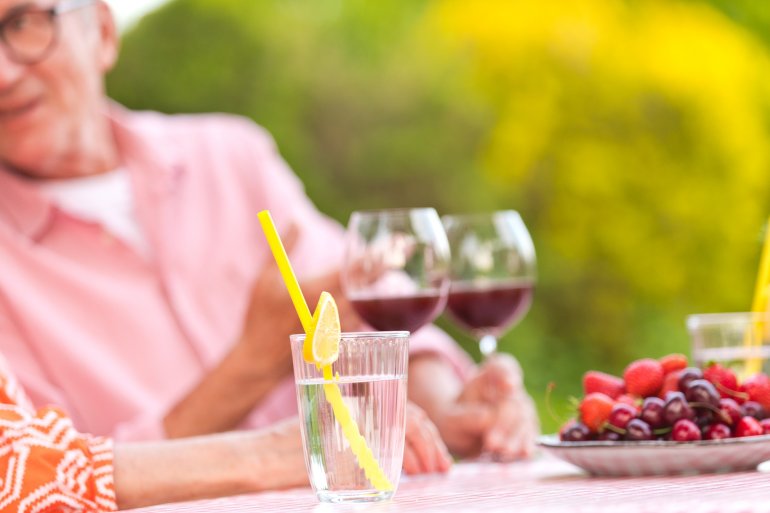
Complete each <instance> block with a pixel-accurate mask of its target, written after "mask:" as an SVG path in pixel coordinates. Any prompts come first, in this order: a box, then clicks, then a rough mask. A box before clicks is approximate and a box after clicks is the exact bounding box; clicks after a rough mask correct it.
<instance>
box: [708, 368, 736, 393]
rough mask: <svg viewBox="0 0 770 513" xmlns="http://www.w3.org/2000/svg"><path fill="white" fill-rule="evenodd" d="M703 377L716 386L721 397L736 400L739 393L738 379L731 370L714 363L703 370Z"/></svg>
mask: <svg viewBox="0 0 770 513" xmlns="http://www.w3.org/2000/svg"><path fill="white" fill-rule="evenodd" d="M703 377H704V378H705V379H707V380H709V381H711V383H713V384H714V386H715V387H716V389H717V391H718V392H719V395H720V396H722V397H729V398H731V399H734V398H735V397H736V395H737V394H740V392H738V378H736V377H735V373H734V372H733V371H731V370H730V369H726V368H724V367H722V366H721V365H719V364H718V363H712V364H711V365H709V366H708V367H706V368H705V369H704V370H703Z"/></svg>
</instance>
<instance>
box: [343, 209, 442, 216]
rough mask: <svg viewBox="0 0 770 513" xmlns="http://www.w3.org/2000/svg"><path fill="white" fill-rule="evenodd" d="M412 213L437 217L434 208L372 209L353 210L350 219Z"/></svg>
mask: <svg viewBox="0 0 770 513" xmlns="http://www.w3.org/2000/svg"><path fill="white" fill-rule="evenodd" d="M412 212H435V213H436V215H438V212H437V211H436V209H435V208H434V207H414V208H411V207H404V208H379V209H377V208H373V209H367V210H354V211H353V212H351V213H350V217H353V216H362V217H378V216H381V215H383V214H388V215H409V214H410V213H412Z"/></svg>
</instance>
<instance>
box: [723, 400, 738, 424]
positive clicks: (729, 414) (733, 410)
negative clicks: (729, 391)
mask: <svg viewBox="0 0 770 513" xmlns="http://www.w3.org/2000/svg"><path fill="white" fill-rule="evenodd" d="M719 409H720V410H721V411H722V415H721V417H722V419H720V420H721V421H722V422H727V423H728V424H730V425H731V426H735V425H737V424H738V421H739V420H741V417H743V412H741V405H739V404H738V403H737V402H736V400H735V399H730V398H729V397H725V398H722V399H720V400H719ZM728 420H729V422H728Z"/></svg>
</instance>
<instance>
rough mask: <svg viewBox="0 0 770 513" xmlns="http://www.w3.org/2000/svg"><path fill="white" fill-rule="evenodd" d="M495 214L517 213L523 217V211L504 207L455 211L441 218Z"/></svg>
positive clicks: (469, 217)
mask: <svg viewBox="0 0 770 513" xmlns="http://www.w3.org/2000/svg"><path fill="white" fill-rule="evenodd" d="M495 214H516V215H517V216H519V217H521V213H520V212H519V211H518V210H515V209H512V208H504V209H501V210H488V211H485V212H455V213H452V214H444V215H442V216H441V219H444V218H446V219H460V218H462V219H477V218H479V219H481V218H488V217H491V216H493V215H495Z"/></svg>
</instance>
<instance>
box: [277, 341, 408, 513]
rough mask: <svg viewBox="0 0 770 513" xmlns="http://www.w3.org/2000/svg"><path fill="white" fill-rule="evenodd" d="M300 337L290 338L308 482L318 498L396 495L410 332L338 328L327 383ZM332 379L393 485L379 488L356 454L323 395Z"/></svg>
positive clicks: (362, 499) (358, 499)
mask: <svg viewBox="0 0 770 513" xmlns="http://www.w3.org/2000/svg"><path fill="white" fill-rule="evenodd" d="M304 341H305V336H304V335H292V336H291V349H292V356H293V360H294V377H295V381H296V385H297V402H298V404H299V415H300V421H301V426H302V442H303V446H304V450H305V463H306V465H307V470H308V475H309V476H310V483H311V485H312V486H313V489H314V490H315V492H316V494H317V495H318V498H319V500H321V501H322V502H366V501H377V500H382V499H388V498H390V497H392V495H393V493H395V490H396V487H397V486H398V480H399V476H400V474H401V465H402V460H403V455H404V427H405V411H406V378H407V365H408V355H409V333H408V332H406V331H396V332H362V333H343V334H342V339H341V341H340V351H339V359H338V360H337V362H335V363H334V364H333V365H332V372H333V375H334V376H335V378H334V380H333V381H325V380H324V378H323V373H322V372H321V370H320V369H318V368H316V366H315V365H314V364H310V363H307V362H305V360H304V359H303V357H302V345H303V343H304ZM331 383H333V384H336V386H337V387H339V390H340V392H341V394H342V400H343V402H344V404H345V407H346V408H347V410H348V411H349V412H350V416H351V417H352V419H353V421H354V422H355V424H356V425H357V427H358V431H359V433H360V434H361V435H362V436H363V438H364V440H365V441H366V445H367V446H368V448H369V449H371V451H372V454H373V455H374V459H375V460H376V461H377V463H378V464H379V466H380V468H381V469H382V471H383V472H384V474H385V476H386V477H387V478H388V480H389V481H390V483H391V484H392V485H393V489H392V490H389V491H383V490H377V489H376V488H375V487H374V486H373V485H372V483H371V482H370V481H369V479H368V478H367V477H366V475H365V473H364V471H363V470H362V469H361V467H360V465H359V463H358V461H357V458H356V456H355V455H354V453H353V451H352V449H351V447H350V443H349V441H348V439H347V438H346V437H345V435H344V433H343V430H342V428H341V426H340V423H339V422H338V420H337V419H336V418H335V415H334V412H333V411H332V406H331V404H330V403H329V401H328V400H327V397H326V392H325V390H324V385H327V386H328V385H329V384H331Z"/></svg>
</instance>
